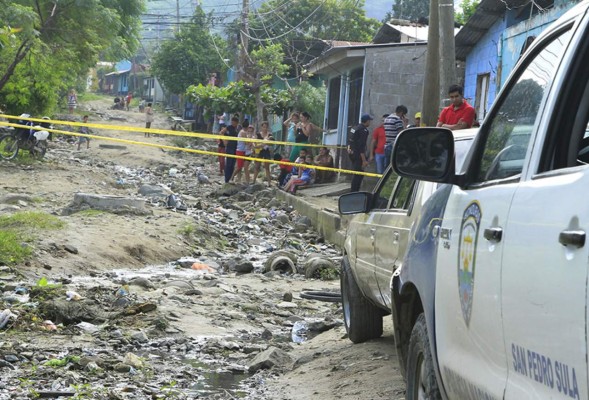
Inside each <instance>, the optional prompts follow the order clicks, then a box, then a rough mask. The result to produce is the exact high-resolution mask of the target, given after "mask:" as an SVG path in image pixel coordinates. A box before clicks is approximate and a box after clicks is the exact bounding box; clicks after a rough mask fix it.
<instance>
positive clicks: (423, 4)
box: [391, 0, 429, 21]
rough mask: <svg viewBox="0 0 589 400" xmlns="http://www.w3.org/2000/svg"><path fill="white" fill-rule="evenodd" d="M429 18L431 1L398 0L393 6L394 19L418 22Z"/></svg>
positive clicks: (392, 15)
mask: <svg viewBox="0 0 589 400" xmlns="http://www.w3.org/2000/svg"><path fill="white" fill-rule="evenodd" d="M428 16H429V0H397V1H395V4H393V9H392V14H391V17H392V18H398V19H407V20H410V21H417V20H418V19H419V18H423V17H428Z"/></svg>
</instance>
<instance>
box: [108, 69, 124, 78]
mask: <svg viewBox="0 0 589 400" xmlns="http://www.w3.org/2000/svg"><path fill="white" fill-rule="evenodd" d="M127 72H131V70H130V69H125V70H123V71H115V72H110V73H108V74H105V75H104V76H113V75H122V74H126V73H127Z"/></svg>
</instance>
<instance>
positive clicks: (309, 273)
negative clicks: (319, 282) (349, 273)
mask: <svg viewBox="0 0 589 400" xmlns="http://www.w3.org/2000/svg"><path fill="white" fill-rule="evenodd" d="M328 277H331V279H335V278H337V277H338V270H337V268H336V267H335V265H334V264H333V262H331V260H328V259H326V258H322V257H317V256H315V257H312V258H310V259H308V260H307V262H305V278H308V279H311V278H315V279H327V278H328Z"/></svg>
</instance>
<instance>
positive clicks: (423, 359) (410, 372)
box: [405, 314, 442, 400]
mask: <svg viewBox="0 0 589 400" xmlns="http://www.w3.org/2000/svg"><path fill="white" fill-rule="evenodd" d="M405 398H406V399H407V400H424V399H428V400H439V399H441V398H442V396H441V395H440V389H439V388H438V381H437V380H436V372H435V371H434V362H433V359H432V353H431V348H430V345H429V337H428V336H427V325H426V323H425V315H424V314H419V316H418V317H417V321H415V325H413V331H412V332H411V339H410V340H409V350H408V354H407V395H406V397H405Z"/></svg>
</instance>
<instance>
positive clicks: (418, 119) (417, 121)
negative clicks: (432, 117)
mask: <svg viewBox="0 0 589 400" xmlns="http://www.w3.org/2000/svg"><path fill="white" fill-rule="evenodd" d="M414 118H415V123H414V124H413V125H411V126H412V127H414V128H419V127H421V126H423V125H421V112H416V113H415V117H414ZM407 128H409V126H407Z"/></svg>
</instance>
